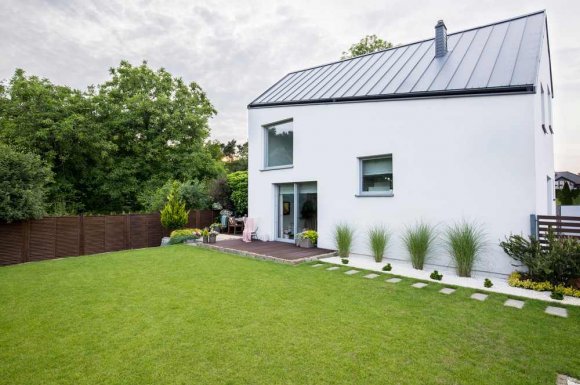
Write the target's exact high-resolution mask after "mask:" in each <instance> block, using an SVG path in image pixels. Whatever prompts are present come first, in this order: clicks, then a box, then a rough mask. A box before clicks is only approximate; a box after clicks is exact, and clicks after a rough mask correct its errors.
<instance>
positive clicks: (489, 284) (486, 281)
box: [483, 278, 493, 289]
mask: <svg viewBox="0 0 580 385" xmlns="http://www.w3.org/2000/svg"><path fill="white" fill-rule="evenodd" d="M483 286H485V287H487V288H488V289H489V288H490V287H492V286H493V282H491V279H489V278H486V279H485V280H484V281H483Z"/></svg>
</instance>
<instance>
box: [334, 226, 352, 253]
mask: <svg viewBox="0 0 580 385" xmlns="http://www.w3.org/2000/svg"><path fill="white" fill-rule="evenodd" d="M353 238H354V230H353V228H352V227H350V225H348V224H346V223H340V224H338V225H336V226H335V228H334V243H335V246H336V249H337V250H338V256H339V257H341V258H348V256H349V254H350V249H351V247H352V241H353Z"/></svg>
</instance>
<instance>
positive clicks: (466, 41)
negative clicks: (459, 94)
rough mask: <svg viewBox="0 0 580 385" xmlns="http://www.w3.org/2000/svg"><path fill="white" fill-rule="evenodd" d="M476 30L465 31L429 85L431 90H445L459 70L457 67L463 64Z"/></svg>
mask: <svg viewBox="0 0 580 385" xmlns="http://www.w3.org/2000/svg"><path fill="white" fill-rule="evenodd" d="M476 32H477V31H476V30H473V31H467V32H464V33H463V34H462V36H461V40H460V41H459V42H458V43H457V45H455V48H454V49H453V52H451V53H450V54H449V59H447V61H446V62H445V65H444V66H443V68H441V71H439V73H438V74H437V76H436V77H435V79H434V80H433V82H432V83H431V85H430V86H429V91H435V90H445V89H447V85H448V84H449V81H450V80H451V78H452V77H453V75H454V74H455V71H457V68H459V66H460V65H461V62H462V61H463V58H464V57H465V55H466V54H467V51H468V50H469V47H470V46H471V43H472V42H473V38H474V37H475V34H476Z"/></svg>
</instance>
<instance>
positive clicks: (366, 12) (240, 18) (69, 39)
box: [0, 0, 580, 172]
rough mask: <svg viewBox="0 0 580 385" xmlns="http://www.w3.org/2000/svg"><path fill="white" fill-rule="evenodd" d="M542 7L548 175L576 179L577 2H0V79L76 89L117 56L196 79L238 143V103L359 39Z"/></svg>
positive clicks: (242, 129) (100, 76) (397, 38)
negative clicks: (549, 117)
mask: <svg viewBox="0 0 580 385" xmlns="http://www.w3.org/2000/svg"><path fill="white" fill-rule="evenodd" d="M541 9H546V10H547V12H548V24H549V28H550V42H551V50H552V63H553V74H554V93H555V96H556V100H555V105H554V106H555V109H554V123H555V124H554V127H555V130H556V135H555V145H556V168H557V169H559V170H570V171H574V172H580V39H578V36H580V23H579V22H578V15H580V1H579V0H551V1H547V0H543V1H541V0H509V1H506V0H477V1H472V0H380V1H379V0H365V1H346V0H325V1H317V0H292V1H274V0H270V1H260V0H243V1H233V0H231V1H224V0H183V1H178V0H175V1H173V0H160V1H119V0H97V1H89V0H85V1H72V0H71V1H66V0H53V1H49V0H45V1H41V0H36V1H32V0H2V1H1V2H0V20H1V22H0V37H1V38H0V79H7V78H9V77H10V76H11V75H12V73H13V72H14V69H15V68H17V67H19V68H23V69H24V70H26V71H27V72H28V73H29V74H35V75H39V76H42V77H47V78H49V79H50V80H51V81H53V82H54V83H58V84H67V85H70V86H73V87H77V88H83V89H84V88H86V87H87V86H88V85H91V84H97V83H100V82H102V81H104V80H106V79H107V78H108V72H107V70H108V68H110V67H112V66H116V65H117V64H118V63H119V61H120V60H122V59H127V60H129V61H131V62H132V63H133V64H139V63H140V62H141V61H142V60H147V61H148V62H149V64H150V65H151V66H153V67H155V68H157V67H165V68H166V69H167V70H168V71H170V72H171V73H173V74H174V75H177V76H180V77H182V78H183V79H184V80H186V81H196V82H198V83H199V84H200V85H201V86H202V87H203V88H204V89H205V91H206V92H207V94H208V95H209V97H210V99H211V101H212V102H213V104H214V105H215V106H216V108H217V110H218V116H217V117H216V118H215V119H213V121H212V123H211V126H212V136H213V137H214V138H217V139H220V140H227V139H231V138H235V139H238V140H245V137H246V113H247V110H246V105H247V104H248V103H249V102H250V101H251V100H252V99H253V98H255V97H256V96H258V95H259V94H260V93H261V92H262V91H264V90H265V89H266V88H267V87H268V86H270V85H271V84H272V83H273V82H275V81H277V80H278V79H279V78H281V77H282V76H283V75H284V74H286V73H287V72H289V71H293V70H297V69H300V68H303V67H309V66H312V65H316V64H321V63H326V62H329V61H333V60H336V59H338V58H339V57H340V55H341V53H342V51H344V50H345V49H346V48H348V47H349V46H350V44H352V43H353V42H356V41H358V40H359V39H360V38H361V37H362V36H364V35H367V34H377V35H379V36H380V37H383V38H385V39H387V40H389V41H391V42H393V43H400V44H404V43H409V42H412V41H416V40H421V39H424V38H429V37H431V36H432V35H433V33H434V30H433V27H434V26H435V23H436V21H437V20H438V19H444V20H445V23H446V25H447V28H448V30H449V32H454V31H459V30H462V29H466V28H470V27H473V26H477V25H480V24H486V23H490V22H494V21H499V20H502V19H506V18H510V17H513V16H516V15H521V14H525V13H530V12H534V11H537V10H541Z"/></svg>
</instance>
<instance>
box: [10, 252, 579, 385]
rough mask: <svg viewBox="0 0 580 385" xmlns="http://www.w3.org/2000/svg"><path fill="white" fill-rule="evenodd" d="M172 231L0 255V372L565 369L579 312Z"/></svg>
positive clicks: (78, 375) (358, 378)
mask: <svg viewBox="0 0 580 385" xmlns="http://www.w3.org/2000/svg"><path fill="white" fill-rule="evenodd" d="M343 271H344V269H342V270H340V271H332V272H331V271H326V270H323V269H321V268H312V267H311V264H310V265H309V264H304V265H300V266H289V265H282V264H276V263H272V262H265V261H258V260H252V259H246V258H242V257H238V256H230V255H226V254H221V253H218V252H213V251H209V250H201V249H196V248H193V247H189V246H172V247H166V248H151V249H144V250H137V251H127V252H119V253H111V254H103V255H96V256H87V257H78V258H68V259H62V260H54V261H46V262H37V263H29V264H25V265H18V266H10V267H4V268H0V384H10V385H18V384H25V385H33V384H59V385H64V384H75V385H76V384H99V385H103V384H136V385H145V384H164V385H166V384H357V385H359V384H406V385H408V384H494V385H495V384H506V385H507V384H510V385H514V384H554V383H555V379H556V373H564V374H569V375H572V376H576V377H580V354H578V352H579V351H580V309H579V308H574V307H569V308H568V311H569V314H570V316H569V318H567V319H563V318H558V317H554V316H549V315H547V314H544V313H543V311H544V309H545V307H546V303H543V302H539V301H531V300H527V301H526V305H525V307H524V309H523V310H517V309H512V308H505V307H503V306H502V304H503V302H504V301H505V300H506V298H507V297H506V296H502V295H498V294H491V295H490V297H489V298H488V300H487V301H485V302H479V301H475V300H472V299H470V298H469V296H470V295H471V293H472V292H473V291H471V290H468V289H458V290H457V292H455V293H454V294H451V295H448V296H447V295H442V294H439V293H438V292H437V291H438V290H439V289H440V288H441V286H440V285H437V284H430V285H429V286H428V287H426V288H424V289H415V288H412V287H410V284H411V283H412V282H413V281H412V280H410V279H404V280H403V281H402V282H400V283H398V284H389V283H385V282H384V279H383V278H382V277H380V278H377V279H374V280H368V279H365V278H363V277H362V274H358V275H355V276H346V275H344V274H342V272H343Z"/></svg>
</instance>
